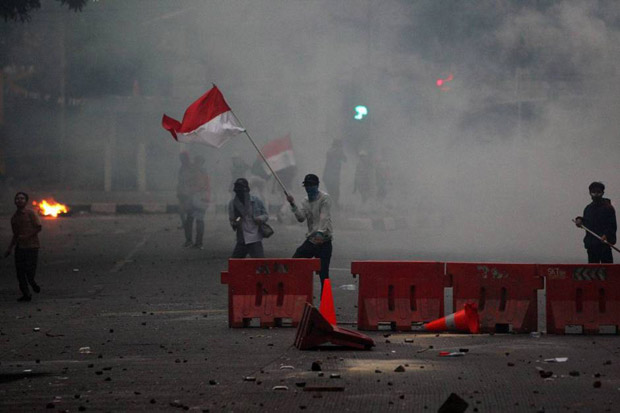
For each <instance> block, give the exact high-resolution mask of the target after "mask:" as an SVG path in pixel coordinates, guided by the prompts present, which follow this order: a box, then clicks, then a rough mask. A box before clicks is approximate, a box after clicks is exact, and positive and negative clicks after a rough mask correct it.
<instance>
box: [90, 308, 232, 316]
mask: <svg viewBox="0 0 620 413" xmlns="http://www.w3.org/2000/svg"><path fill="white" fill-rule="evenodd" d="M227 311H228V310H192V309H190V310H159V311H146V312H141V311H133V312H126V313H101V314H100V316H101V317H116V316H129V317H142V316H147V315H150V314H153V315H155V314H157V315H161V314H164V315H165V314H222V313H226V312H227Z"/></svg>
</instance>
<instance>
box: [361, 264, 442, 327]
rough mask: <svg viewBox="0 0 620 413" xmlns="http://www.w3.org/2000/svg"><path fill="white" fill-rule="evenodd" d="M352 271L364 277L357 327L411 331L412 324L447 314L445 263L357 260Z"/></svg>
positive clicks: (362, 279) (362, 278)
mask: <svg viewBox="0 0 620 413" xmlns="http://www.w3.org/2000/svg"><path fill="white" fill-rule="evenodd" d="M351 274H353V276H354V277H355V275H359V276H360V281H359V295H358V301H357V305H358V308H357V328H358V329H360V330H379V327H380V326H381V325H386V326H389V328H390V329H392V330H398V331H410V330H411V329H412V324H418V323H424V322H427V321H431V320H435V319H437V318H439V317H442V316H443V296H444V287H447V286H448V284H447V280H448V279H447V277H446V276H445V275H444V264H443V263H441V262H416V261H354V262H352V263H351Z"/></svg>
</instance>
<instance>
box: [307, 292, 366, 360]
mask: <svg viewBox="0 0 620 413" xmlns="http://www.w3.org/2000/svg"><path fill="white" fill-rule="evenodd" d="M326 343H331V344H333V345H336V346H343V347H350V348H353V349H357V350H370V349H371V347H374V345H375V342H374V341H373V339H372V338H370V337H368V336H367V335H364V334H361V333H358V332H357V331H351V330H347V329H345V328H340V327H336V326H335V325H333V324H331V323H329V322H328V321H327V320H326V319H325V317H323V315H322V314H321V313H320V312H319V310H317V309H316V308H315V307H313V306H312V305H311V304H310V303H306V307H305V308H304V313H303V315H302V316H301V321H300V322H299V327H297V334H296V335H295V347H297V348H298V349H299V350H310V349H313V348H317V347H319V346H321V345H323V344H326Z"/></svg>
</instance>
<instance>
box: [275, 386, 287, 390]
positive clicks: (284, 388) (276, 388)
mask: <svg viewBox="0 0 620 413" xmlns="http://www.w3.org/2000/svg"><path fill="white" fill-rule="evenodd" d="M271 390H276V391H278V390H288V386H273V387H272V389H271Z"/></svg>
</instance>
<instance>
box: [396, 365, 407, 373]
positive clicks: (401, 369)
mask: <svg viewBox="0 0 620 413" xmlns="http://www.w3.org/2000/svg"><path fill="white" fill-rule="evenodd" d="M394 371H395V372H396V373H404V372H405V367H404V366H403V365H402V364H401V365H400V366H398V367H396V368H395V369H394Z"/></svg>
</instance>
